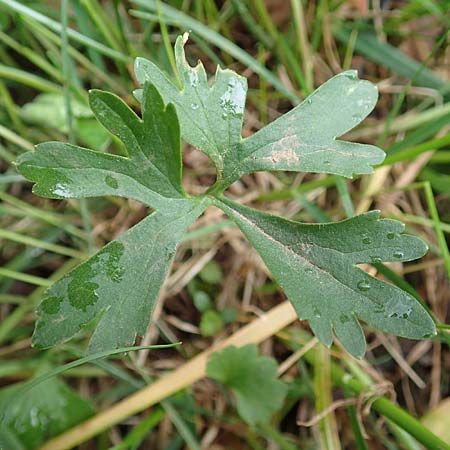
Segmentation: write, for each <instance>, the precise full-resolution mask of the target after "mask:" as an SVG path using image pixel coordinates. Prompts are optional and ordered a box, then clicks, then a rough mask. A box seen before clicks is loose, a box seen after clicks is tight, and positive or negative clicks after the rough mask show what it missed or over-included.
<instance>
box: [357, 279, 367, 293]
mask: <svg viewBox="0 0 450 450" xmlns="http://www.w3.org/2000/svg"><path fill="white" fill-rule="evenodd" d="M357 286H358V289H359V290H360V291H363V292H365V291H368V290H369V289H370V283H369V282H368V281H366V280H361V281H360V282H359V283H358V284H357Z"/></svg>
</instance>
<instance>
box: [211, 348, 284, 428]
mask: <svg viewBox="0 0 450 450" xmlns="http://www.w3.org/2000/svg"><path fill="white" fill-rule="evenodd" d="M206 373H207V375H208V376H209V377H210V378H213V379H215V380H217V381H219V382H220V383H222V384H223V385H224V386H226V387H227V388H229V389H230V390H231V391H232V392H233V393H234V395H235V396H236V403H237V404H236V406H237V410H238V413H239V415H240V416H241V417H242V418H243V419H244V420H245V421H246V422H247V423H249V424H250V425H256V424H258V423H266V422H268V421H269V420H270V418H271V416H272V414H273V413H274V412H276V411H278V410H279V409H280V408H281V407H282V405H283V401H284V398H285V396H286V393H287V386H286V385H285V384H284V383H283V382H282V381H281V380H278V379H277V363H276V361H275V359H273V358H269V357H267V356H258V349H257V347H256V345H255V344H249V345H245V346H244V347H240V348H236V347H234V346H230V347H227V348H226V349H225V350H222V351H221V352H216V353H213V354H212V356H211V358H210V359H209V361H208V365H207V367H206Z"/></svg>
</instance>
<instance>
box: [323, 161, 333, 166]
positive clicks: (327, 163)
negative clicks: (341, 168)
mask: <svg viewBox="0 0 450 450" xmlns="http://www.w3.org/2000/svg"><path fill="white" fill-rule="evenodd" d="M323 163H324V164H325V165H326V166H329V165H330V164H331V162H330V161H324V162H323Z"/></svg>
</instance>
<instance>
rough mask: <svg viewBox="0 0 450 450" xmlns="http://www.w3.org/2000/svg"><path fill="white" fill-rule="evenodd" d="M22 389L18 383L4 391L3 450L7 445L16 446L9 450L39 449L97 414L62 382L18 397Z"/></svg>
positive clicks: (49, 383) (1, 392)
mask: <svg viewBox="0 0 450 450" xmlns="http://www.w3.org/2000/svg"><path fill="white" fill-rule="evenodd" d="M22 387H23V383H17V384H14V385H13V386H10V387H6V388H3V389H1V390H0V411H5V414H4V417H2V424H1V426H0V448H3V447H1V443H2V442H3V441H6V442H8V443H10V442H15V443H16V445H15V447H5V450H6V449H8V450H9V449H10V448H11V450H12V449H13V448H21V449H26V450H33V449H36V448H38V447H40V446H41V445H42V444H43V443H44V442H45V441H46V440H48V439H49V438H51V437H53V436H56V435H58V434H60V433H62V432H63V431H65V430H67V429H69V428H71V427H73V426H74V425H77V424H78V423H80V422H82V421H84V420H86V419H87V418H89V417H90V416H92V415H93V414H94V408H93V406H92V405H91V403H90V402H88V401H86V400H84V399H83V398H81V397H80V396H79V395H78V394H77V393H76V392H74V391H73V390H72V389H70V388H69V387H68V386H67V385H66V384H65V383H63V382H62V381H60V380H58V379H54V380H51V381H46V382H44V383H41V384H39V385H37V386H35V387H34V388H32V389H31V390H29V391H28V392H27V395H24V396H20V395H18V394H19V392H20V391H21V389H22Z"/></svg>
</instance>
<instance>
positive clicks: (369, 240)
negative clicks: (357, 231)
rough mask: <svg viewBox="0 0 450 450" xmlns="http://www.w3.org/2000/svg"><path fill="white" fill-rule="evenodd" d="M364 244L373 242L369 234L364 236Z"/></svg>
mask: <svg viewBox="0 0 450 450" xmlns="http://www.w3.org/2000/svg"><path fill="white" fill-rule="evenodd" d="M362 241H363V244H370V243H371V242H372V239H370V237H369V236H363V239H362Z"/></svg>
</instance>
